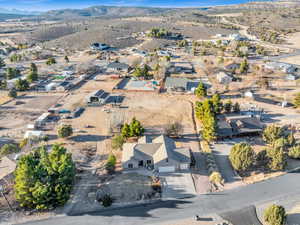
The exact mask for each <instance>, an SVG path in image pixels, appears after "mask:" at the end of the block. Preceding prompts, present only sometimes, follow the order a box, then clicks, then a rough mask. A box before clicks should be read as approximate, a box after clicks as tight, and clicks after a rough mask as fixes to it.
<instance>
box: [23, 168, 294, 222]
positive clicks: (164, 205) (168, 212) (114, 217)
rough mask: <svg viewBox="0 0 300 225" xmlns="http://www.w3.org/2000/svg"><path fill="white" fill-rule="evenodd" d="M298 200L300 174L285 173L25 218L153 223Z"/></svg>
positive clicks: (50, 220) (51, 220)
mask: <svg viewBox="0 0 300 225" xmlns="http://www.w3.org/2000/svg"><path fill="white" fill-rule="evenodd" d="M280 200H284V201H285V202H288V201H295V200H298V201H300V174H299V173H289V174H286V175H284V176H280V177H277V178H273V179H270V180H267V181H264V182H260V183H256V184H251V185H248V186H243V187H240V188H236V189H232V190H228V191H224V192H218V193H211V194H205V195H200V196H195V197H192V198H187V199H180V200H170V201H163V202H158V203H155V204H152V205H144V206H138V207H131V208H123V209H116V210H110V211H106V212H99V213H89V214H84V215H77V216H59V217H53V218H50V219H47V220H42V221H36V222H29V223H25V224H34V225H52V224H55V225H59V224H63V225H94V224H95V225H96V224H101V225H122V224H126V225H136V224H157V223H163V222H168V221H174V220H177V219H178V220H179V219H186V218H192V217H193V216H194V215H195V214H198V215H209V214H212V213H221V212H225V211H229V210H235V209H239V208H242V207H245V206H249V205H252V204H253V205H257V206H259V205H261V204H266V203H268V202H273V201H276V202H278V201H280Z"/></svg>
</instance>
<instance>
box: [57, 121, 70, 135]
mask: <svg viewBox="0 0 300 225" xmlns="http://www.w3.org/2000/svg"><path fill="white" fill-rule="evenodd" d="M57 134H58V136H59V137H60V138H66V137H70V136H71V135H72V134H73V128H72V126H71V125H67V124H63V125H61V126H60V127H59V128H58V130H57Z"/></svg>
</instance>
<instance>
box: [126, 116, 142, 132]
mask: <svg viewBox="0 0 300 225" xmlns="http://www.w3.org/2000/svg"><path fill="white" fill-rule="evenodd" d="M143 133H144V128H143V126H142V125H141V123H140V121H138V120H137V119H136V118H135V117H133V119H132V121H131V123H130V133H129V134H130V137H140V136H142V135H143Z"/></svg>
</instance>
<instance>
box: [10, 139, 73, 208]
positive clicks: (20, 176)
mask: <svg viewBox="0 0 300 225" xmlns="http://www.w3.org/2000/svg"><path fill="white" fill-rule="evenodd" d="M74 177H75V164H74V162H73V161H72V156H71V154H70V153H67V150H66V149H65V148H64V147H63V146H61V145H57V144H56V145H53V146H52V150H51V151H50V152H48V151H46V149H45V148H44V147H41V148H39V149H37V150H35V151H34V152H31V153H29V154H27V155H23V156H22V157H21V158H20V159H19V160H18V165H17V168H16V171H15V192H16V200H17V201H18V202H19V204H20V206H21V207H25V208H29V209H34V208H35V209H51V208H54V207H57V206H61V205H63V204H64V203H65V202H66V201H67V200H68V199H69V196H70V192H71V189H72V186H73V181H74Z"/></svg>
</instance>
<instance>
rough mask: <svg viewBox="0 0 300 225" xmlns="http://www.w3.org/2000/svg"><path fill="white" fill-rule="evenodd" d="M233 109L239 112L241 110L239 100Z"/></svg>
mask: <svg viewBox="0 0 300 225" xmlns="http://www.w3.org/2000/svg"><path fill="white" fill-rule="evenodd" d="M232 111H233V112H235V113H239V112H240V111H241V109H240V104H239V103H238V102H236V103H235V104H234V105H233V107H232Z"/></svg>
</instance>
